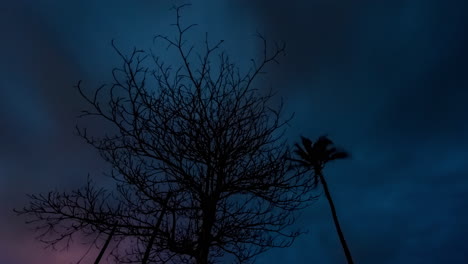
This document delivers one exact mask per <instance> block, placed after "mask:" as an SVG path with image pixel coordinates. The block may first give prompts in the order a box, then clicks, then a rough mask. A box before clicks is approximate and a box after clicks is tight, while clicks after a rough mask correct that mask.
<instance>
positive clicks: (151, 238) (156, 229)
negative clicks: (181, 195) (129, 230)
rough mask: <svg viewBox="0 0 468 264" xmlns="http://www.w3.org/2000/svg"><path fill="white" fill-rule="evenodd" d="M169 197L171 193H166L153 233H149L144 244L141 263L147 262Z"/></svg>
mask: <svg viewBox="0 0 468 264" xmlns="http://www.w3.org/2000/svg"><path fill="white" fill-rule="evenodd" d="M170 198H171V193H168V194H167V197H166V200H165V201H164V204H163V208H162V211H161V214H160V215H159V217H158V221H157V222H156V225H155V226H154V230H153V234H151V237H150V240H149V242H148V245H147V246H146V250H145V254H144V255H143V260H142V261H141V264H146V263H148V259H149V255H150V252H151V248H152V247H153V244H154V240H155V239H156V235H157V233H158V231H159V227H160V226H161V222H162V219H163V217H164V215H165V214H166V210H167V203H168V202H169V199H170Z"/></svg>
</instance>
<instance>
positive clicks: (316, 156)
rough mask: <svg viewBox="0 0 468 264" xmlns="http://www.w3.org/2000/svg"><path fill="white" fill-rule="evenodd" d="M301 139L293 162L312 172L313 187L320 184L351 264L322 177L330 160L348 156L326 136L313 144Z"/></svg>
mask: <svg viewBox="0 0 468 264" xmlns="http://www.w3.org/2000/svg"><path fill="white" fill-rule="evenodd" d="M301 139H302V146H301V145H299V144H297V143H296V144H295V146H296V149H295V151H294V152H295V153H296V154H297V155H298V156H299V157H300V159H294V161H296V162H298V163H299V164H300V165H301V166H302V167H304V168H305V169H306V170H313V172H314V186H317V185H318V184H319V183H321V184H322V187H323V191H324V192H325V197H327V200H328V204H329V205H330V210H331V213H332V216H333V222H334V223H335V228H336V232H337V233H338V236H339V238H340V242H341V245H342V247H343V250H344V253H345V256H346V259H347V261H348V263H349V264H352V263H353V259H352V257H351V252H350V250H349V248H348V245H347V244H346V240H345V237H344V235H343V231H342V230H341V226H340V222H339V221H338V215H337V213H336V209H335V205H334V203H333V199H332V197H331V194H330V190H329V189H328V184H327V181H326V180H325V177H324V176H323V168H324V166H325V164H326V163H328V162H329V161H332V160H337V159H345V158H348V157H349V154H348V153H347V152H345V151H343V150H339V149H337V148H336V147H334V146H333V142H332V141H331V140H330V139H329V138H328V137H326V136H321V137H319V138H318V139H317V141H316V142H315V143H313V142H312V140H310V139H308V138H306V137H301Z"/></svg>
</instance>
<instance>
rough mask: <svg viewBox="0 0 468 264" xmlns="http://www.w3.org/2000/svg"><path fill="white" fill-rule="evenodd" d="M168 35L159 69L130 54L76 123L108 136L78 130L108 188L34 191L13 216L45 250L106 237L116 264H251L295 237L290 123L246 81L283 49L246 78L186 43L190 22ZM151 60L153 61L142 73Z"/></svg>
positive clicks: (296, 194)
mask: <svg viewBox="0 0 468 264" xmlns="http://www.w3.org/2000/svg"><path fill="white" fill-rule="evenodd" d="M180 9H181V7H179V8H177V9H176V15H177V20H176V23H175V28H176V30H177V31H176V37H175V38H169V37H166V36H157V37H156V38H155V40H157V41H163V42H164V43H166V44H167V45H168V46H169V48H172V49H173V50H175V51H176V53H177V54H178V56H179V58H180V61H181V65H180V66H179V67H173V66H169V65H166V64H165V63H164V62H163V61H161V60H160V59H159V58H158V57H157V56H155V55H154V54H153V53H148V52H145V51H141V50H134V51H133V52H132V53H131V54H130V56H125V55H124V54H123V53H121V52H120V51H119V50H118V49H117V48H115V46H114V48H115V49H116V51H117V52H118V54H119V55H120V57H121V58H122V60H123V64H122V66H121V67H120V68H116V69H114V71H113V76H114V83H113V84H112V85H110V86H102V87H100V88H99V89H97V90H96V91H95V93H93V94H92V95H89V93H87V92H85V91H84V90H83V89H82V86H81V85H80V83H79V84H78V90H79V91H80V93H81V95H82V96H83V98H84V99H85V100H86V101H87V102H88V103H89V105H90V109H88V110H85V111H84V112H83V116H85V117H89V116H95V117H97V118H100V119H101V120H105V121H106V122H108V123H110V124H112V126H113V127H114V128H115V130H113V131H110V132H109V133H108V134H106V135H103V136H90V135H89V133H88V131H87V130H86V129H81V128H78V134H79V135H80V136H81V137H82V138H84V139H85V140H86V142H87V143H88V144H90V145H92V146H93V147H95V148H96V149H97V150H98V151H99V152H100V154H101V156H102V157H103V158H104V159H105V160H106V161H107V162H108V163H110V164H111V165H112V168H113V170H112V172H111V175H112V177H113V179H114V180H115V182H116V188H115V190H113V191H106V190H104V189H100V188H96V187H95V186H94V184H93V183H92V182H89V183H88V185H86V186H85V187H83V188H81V189H78V190H76V191H73V192H50V193H48V194H45V195H31V196H30V198H31V202H30V204H29V206H27V207H25V208H24V209H22V210H19V211H18V212H19V213H20V214H26V215H28V216H30V218H29V219H30V223H32V224H35V226H36V227H37V229H38V230H39V231H42V232H41V233H40V235H39V237H40V239H41V240H42V241H44V242H45V243H47V244H48V245H51V246H54V245H57V244H59V243H61V242H65V243H67V244H68V242H69V241H71V239H72V238H73V237H74V236H76V235H77V234H85V235H89V236H95V239H94V240H93V242H91V243H90V244H91V246H94V245H97V246H99V245H101V244H103V243H104V244H105V246H104V247H101V253H100V254H99V256H98V259H97V261H96V262H99V260H100V259H101V257H102V255H103V254H102V253H103V252H104V250H106V249H107V247H108V245H109V241H110V240H111V239H112V241H113V243H112V247H110V249H109V251H110V252H111V254H112V255H113V256H114V257H115V259H116V260H117V261H118V262H120V263H194V262H195V263H198V264H207V263H215V262H216V261H217V260H220V259H221V258H224V260H226V259H227V257H228V255H230V256H231V257H233V258H234V260H235V262H239V263H244V262H248V261H252V260H253V259H254V257H255V256H256V255H258V254H260V253H262V252H264V251H266V250H268V249H270V248H272V247H288V246H290V245H291V244H292V242H293V241H294V238H295V237H297V236H298V235H299V232H297V231H291V230H290V229H289V227H290V226H291V225H292V223H293V222H294V212H295V211H297V210H298V209H301V208H303V207H304V206H306V205H307V202H308V201H310V200H311V199H313V198H314V197H313V196H311V195H310V190H311V189H312V187H313V181H312V180H311V177H310V176H308V174H305V173H298V172H296V171H293V170H291V169H290V159H289V158H288V157H289V150H288V148H287V146H286V144H285V142H284V140H283V137H282V135H283V132H284V131H283V128H284V126H285V125H286V124H287V121H288V119H283V117H282V116H281V106H279V107H278V108H272V107H271V105H270V99H271V98H272V94H271V93H267V94H263V95H262V93H261V92H259V91H258V90H257V89H255V88H254V87H253V86H254V84H253V82H254V80H255V79H256V77H258V75H259V74H261V73H262V71H263V70H264V68H265V67H266V66H267V65H268V64H270V63H274V62H277V58H278V56H280V55H282V54H283V53H284V46H283V45H276V46H275V47H274V49H273V50H272V51H270V50H269V49H268V48H267V42H266V41H265V39H264V38H263V37H261V36H259V37H260V40H261V41H262V42H263V44H264V53H263V56H262V58H261V59H260V60H252V67H251V69H250V70H248V71H247V72H244V73H242V71H241V70H240V69H239V68H238V67H236V66H235V65H234V64H233V63H231V61H230V60H229V57H228V55H226V54H225V53H224V52H220V51H219V48H220V45H221V42H218V43H215V44H213V45H210V44H209V41H208V38H206V39H205V43H204V48H203V49H202V51H199V52H198V53H197V49H196V48H195V47H194V46H188V44H187V43H186V39H185V36H186V32H187V31H188V30H189V29H191V28H192V27H193V25H190V26H187V27H184V26H182V25H181V23H180ZM150 62H151V65H150Z"/></svg>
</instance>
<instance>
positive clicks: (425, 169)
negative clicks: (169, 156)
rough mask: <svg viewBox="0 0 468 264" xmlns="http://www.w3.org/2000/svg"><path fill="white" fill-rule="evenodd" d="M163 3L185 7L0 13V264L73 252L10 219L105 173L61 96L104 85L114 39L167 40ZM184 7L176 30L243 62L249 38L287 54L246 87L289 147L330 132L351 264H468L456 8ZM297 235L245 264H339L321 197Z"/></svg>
mask: <svg viewBox="0 0 468 264" xmlns="http://www.w3.org/2000/svg"><path fill="white" fill-rule="evenodd" d="M185 2H186V1H185ZM173 3H175V4H180V3H183V2H181V1H169V0H167V1H163V0H138V1H130V0H126V1H123V0H118V1H107V0H106V1H104V0H102V1H94V0H80V1H52V0H40V1H33V0H30V1H26V0H15V1H6V0H5V1H2V3H1V7H0V33H1V37H0V52H1V59H0V125H1V129H0V264H58V263H71V262H76V261H77V260H79V258H80V256H81V253H82V252H83V250H84V249H86V248H85V247H84V246H82V245H81V244H80V243H76V244H75V247H73V249H72V250H71V251H69V252H53V251H51V250H44V249H42V247H43V245H42V244H40V243H39V242H36V241H35V240H34V233H33V232H32V231H31V230H30V227H29V226H27V225H25V224H24V219H23V218H19V217H16V216H15V215H14V213H13V212H12V209H13V208H15V207H16V208H18V207H21V206H23V205H25V203H26V202H27V199H26V196H25V194H27V193H37V192H44V191H48V190H53V189H59V190H67V189H71V188H75V187H78V186H81V185H82V184H84V183H85V181H86V177H87V174H88V173H90V174H91V175H92V176H94V177H95V178H96V179H98V181H99V179H100V177H101V178H102V177H103V176H102V175H101V173H102V172H105V171H107V165H106V164H105V163H104V162H103V161H101V159H100V157H99V156H98V154H97V153H96V152H95V151H94V149H92V148H91V147H90V146H88V145H87V144H85V143H84V142H83V141H82V140H81V139H80V138H79V137H77V136H76V135H75V134H74V126H75V124H76V123H77V122H79V120H77V119H76V116H77V115H78V113H79V110H80V109H82V108H83V106H84V102H83V101H82V99H81V97H80V96H79V94H78V93H77V91H76V90H75V89H74V88H73V86H74V85H75V84H76V82H77V81H78V80H83V84H84V85H85V87H87V89H90V90H91V89H93V88H94V87H97V86H98V85H99V84H102V83H106V82H109V81H111V73H110V70H111V69H112V67H113V66H116V65H117V63H118V62H119V59H118V57H117V55H116V54H115V52H113V50H112V49H111V44H110V43H111V40H112V39H115V40H116V43H117V45H119V46H120V47H122V48H123V49H124V50H127V51H129V50H130V48H131V47H133V46H137V47H140V48H150V47H151V43H152V38H153V36H154V35H156V34H158V33H163V34H167V33H169V32H171V27H170V26H169V24H170V23H172V22H173V21H174V13H173V12H172V11H170V10H169V9H170V7H171V6H172V4H173ZM192 3H193V5H192V6H191V7H190V8H187V9H185V10H184V12H183V21H186V23H197V24H199V26H198V27H197V28H196V30H195V32H194V33H195V34H197V33H198V34H199V36H204V32H205V31H206V32H209V36H210V38H211V39H212V40H213V41H215V40H218V39H223V40H225V46H224V48H225V49H226V51H227V52H229V54H231V56H232V57H233V58H236V59H238V60H239V62H240V63H242V62H248V61H249V59H250V58H251V57H253V56H255V55H256V54H257V52H258V51H259V49H258V48H259V42H258V40H257V39H256V38H255V36H254V34H255V33H256V32H257V31H258V32H260V33H262V34H263V35H264V36H265V37H266V38H267V39H268V40H271V41H275V40H278V41H285V42H286V45H287V50H286V51H287V56H285V57H283V58H281V61H280V62H281V63H280V64H279V65H276V66H273V67H271V68H269V72H270V74H269V75H266V76H264V77H263V76H262V78H261V79H260V82H259V83H258V85H259V87H271V88H273V89H275V90H277V91H278V94H279V96H282V97H283V98H284V100H285V106H286V112H287V113H293V112H294V113H295V118H294V120H293V121H292V123H291V128H290V129H289V131H288V134H287V136H288V138H289V139H290V140H292V141H295V140H298V139H299V136H300V135H304V136H308V137H312V138H313V137H317V136H319V135H321V134H324V133H327V134H328V135H329V136H330V137H331V138H332V139H333V140H334V141H335V143H336V144H337V145H340V146H343V147H344V148H346V149H347V150H348V151H350V152H351V153H352V156H353V158H352V159H349V160H346V161H340V162H336V163H335V164H332V165H330V167H329V168H327V169H326V171H325V176H326V177H327V178H328V182H329V186H330V188H331V192H332V195H333V196H334V200H335V204H336V206H337V210H338V214H339V217H340V220H341V224H342V227H343V230H344V233H345V235H346V238H347V241H348V244H349V246H350V249H351V251H352V253H353V257H354V260H355V263H359V264H376V263H378V264H386V263H389V264H390V263H425V264H431V263H468V244H467V241H466V238H467V237H468V210H467V208H468V162H467V158H468V136H467V132H468V48H467V47H468V34H467V33H468V17H467V16H466V14H467V11H468V4H465V1H455V0H454V1H450V0H447V1H432V0H412V1H401V0H385V1H384V0H382V1H375V0H372V1H371V0H358V1H353V0H308V1H305V0H304V1H294V0H293V1H279V0H255V1H253V0H237V1H234V0H231V1H227V0H226V1H221V0H203V1H201V0H199V1H192ZM194 40H195V41H197V38H194ZM161 52H162V53H164V50H163V51H161ZM91 126H92V128H94V129H105V128H104V126H103V125H102V124H99V123H98V124H92V125H91ZM102 181H105V180H102ZM298 225H299V226H302V227H303V228H304V229H306V230H308V233H307V234H305V235H303V236H302V237H300V238H299V239H298V240H297V241H296V242H295V244H294V245H293V246H292V247H290V248H288V249H280V250H272V251H269V252H267V253H265V254H264V255H262V256H261V257H259V258H258V260H257V263H278V264H279V263H321V264H332V263H333V264H334V263H344V262H345V259H344V256H343V253H342V249H341V246H340V244H339V241H338V237H337V236H336V232H335V229H334V226H333V222H332V219H331V216H330V213H329V209H328V207H327V203H326V200H325V199H324V198H323V197H322V198H321V199H319V200H318V201H316V202H315V203H314V204H313V205H312V206H311V207H309V208H308V209H306V210H305V211H303V213H302V215H301V217H300V219H299V221H298Z"/></svg>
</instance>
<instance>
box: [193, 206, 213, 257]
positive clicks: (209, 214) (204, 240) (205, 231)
mask: <svg viewBox="0 0 468 264" xmlns="http://www.w3.org/2000/svg"><path fill="white" fill-rule="evenodd" d="M215 210H216V204H213V203H212V202H209V203H208V206H207V207H206V208H205V210H204V212H203V214H204V215H203V223H202V230H201V234H200V237H199V239H198V249H197V251H198V252H197V257H196V259H197V264H208V259H209V255H210V245H211V239H212V237H211V230H212V228H213V224H214V222H215V218H216V211H215Z"/></svg>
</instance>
